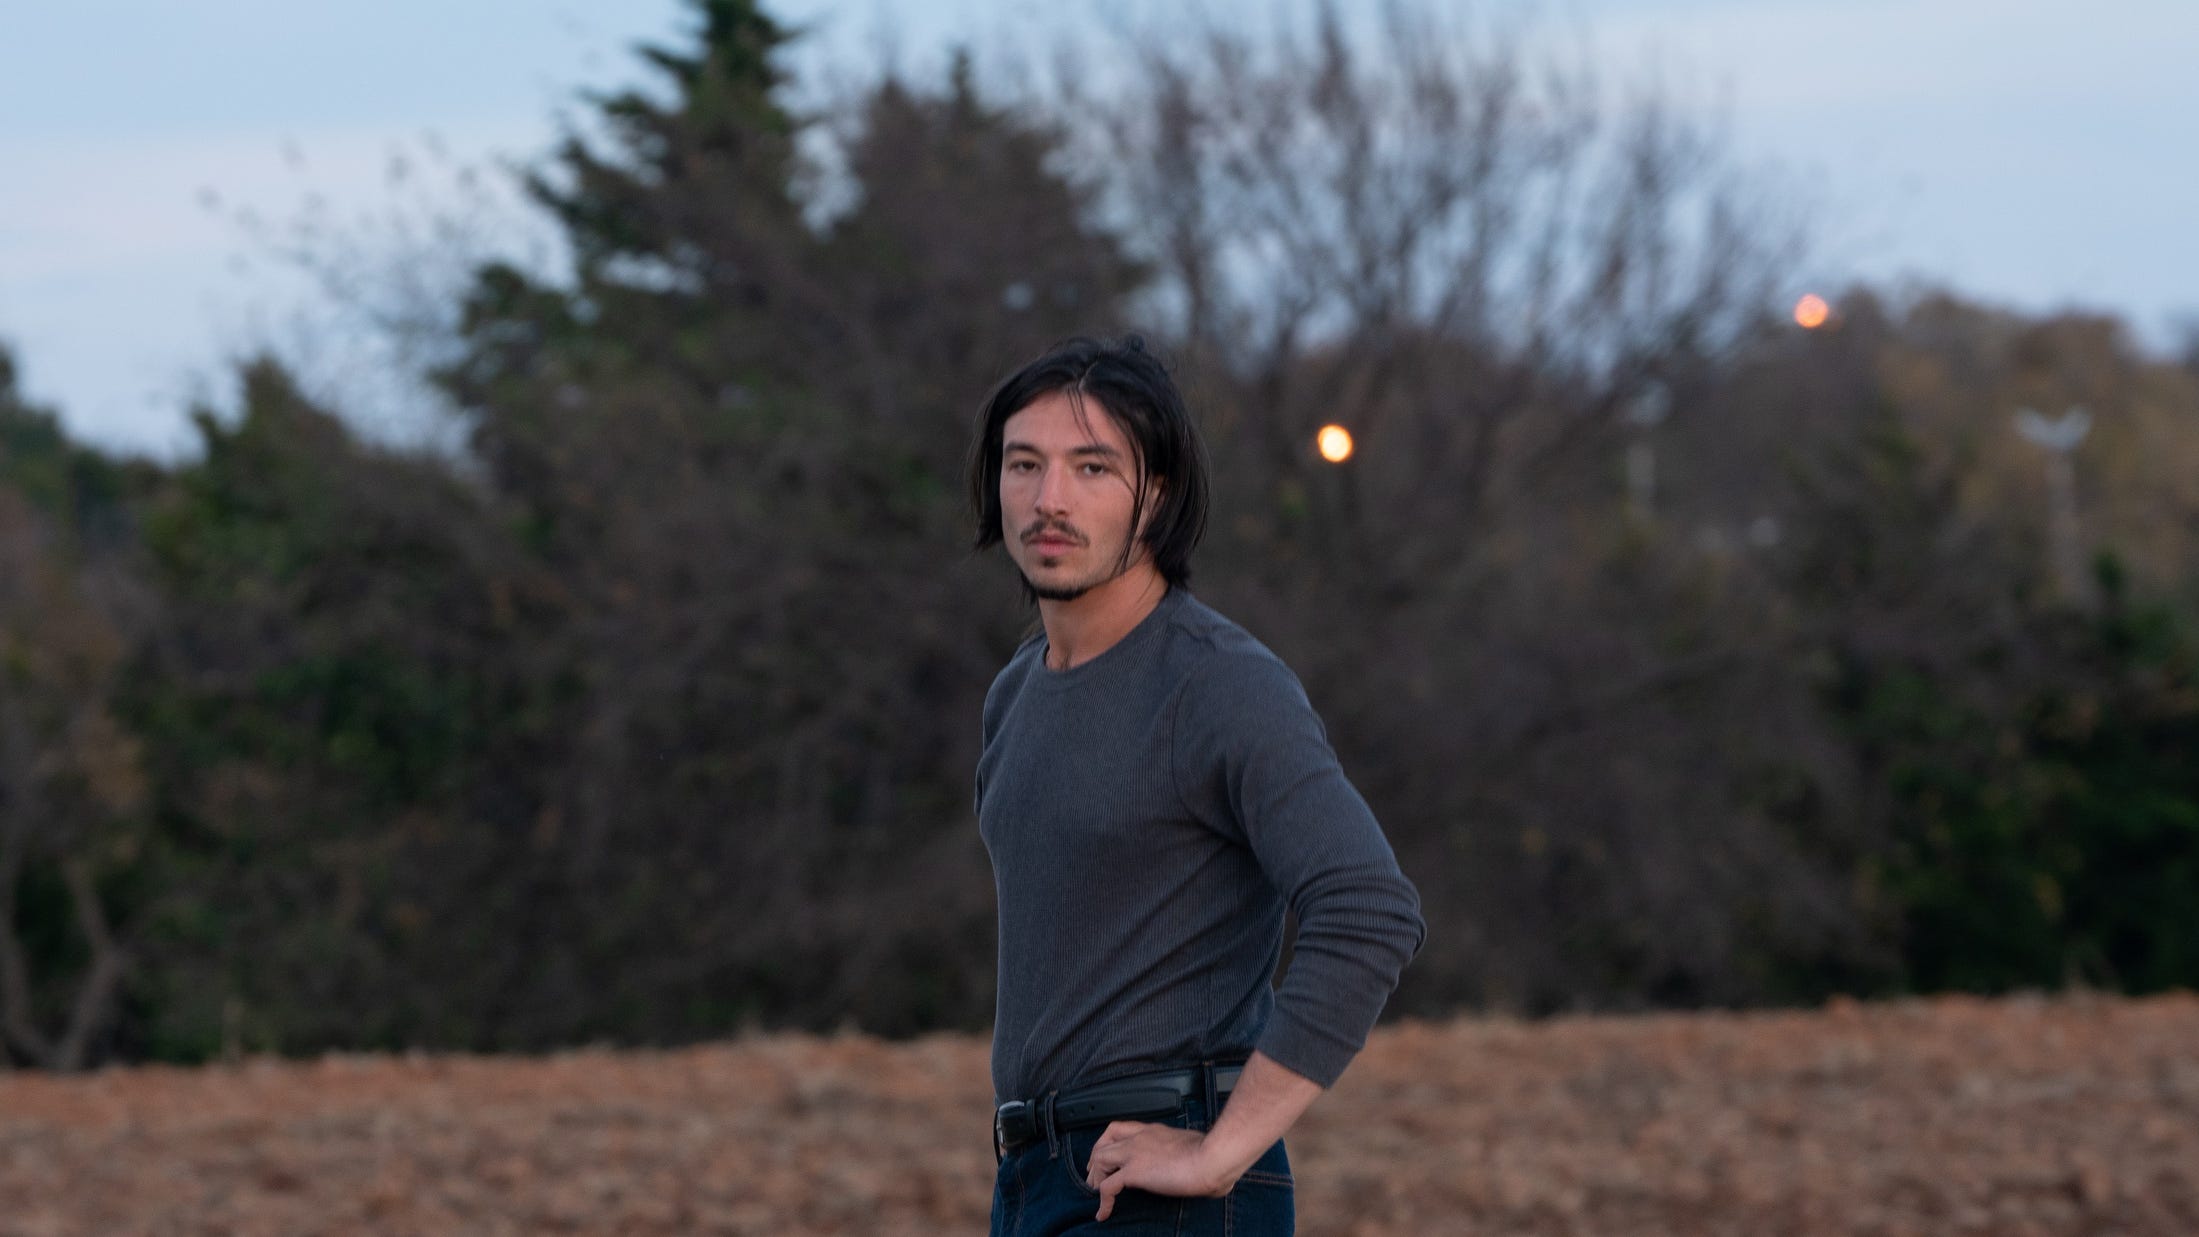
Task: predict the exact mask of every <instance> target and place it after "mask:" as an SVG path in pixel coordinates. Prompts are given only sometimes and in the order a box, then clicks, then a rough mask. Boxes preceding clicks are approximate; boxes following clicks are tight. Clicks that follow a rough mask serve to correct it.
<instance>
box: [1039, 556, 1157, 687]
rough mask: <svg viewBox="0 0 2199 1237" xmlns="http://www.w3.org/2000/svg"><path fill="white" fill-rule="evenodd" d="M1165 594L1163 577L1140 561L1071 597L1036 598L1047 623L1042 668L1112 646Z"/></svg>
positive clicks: (1076, 661)
mask: <svg viewBox="0 0 2199 1237" xmlns="http://www.w3.org/2000/svg"><path fill="white" fill-rule="evenodd" d="M1167 595H1168V582H1167V581H1166V580H1164V579H1162V578H1161V573H1160V572H1159V571H1157V570H1155V569H1154V567H1153V564H1152V562H1151V561H1143V562H1140V563H1138V564H1137V565H1136V566H1133V567H1132V568H1130V569H1129V570H1128V571H1125V572H1123V573H1122V574H1121V575H1119V576H1116V577H1115V578H1114V579H1112V580H1109V581H1108V582H1107V583H1105V584H1101V585H1098V586H1097V587H1095V588H1093V589H1092V590H1091V591H1090V592H1088V593H1086V594H1084V595H1083V596H1082V597H1079V598H1077V599H1076V600H1074V601H1047V600H1046V599H1045V598H1040V599H1039V603H1038V617H1039V622H1041V623H1043V624H1044V625H1045V627H1046V668H1047V669H1049V670H1067V669H1069V668H1071V667H1073V666H1081V665H1083V664H1084V663H1085V662H1088V661H1090V660H1092V659H1093V658H1095V657H1097V656H1099V655H1100V654H1102V653H1104V652H1106V651H1107V650H1109V649H1111V648H1113V647H1115V645H1116V643H1117V642H1118V641H1120V640H1121V639H1122V638H1123V637H1124V636H1127V635H1129V634H1130V631H1131V629H1132V628H1134V627H1136V626H1137V625H1138V624H1139V623H1141V622H1143V621H1144V620H1145V616H1146V615H1148V614H1151V613H1153V607H1155V606H1157V605H1159V604H1161V598H1163V597H1165V596H1167Z"/></svg>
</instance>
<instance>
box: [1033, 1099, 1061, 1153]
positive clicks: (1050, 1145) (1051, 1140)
mask: <svg viewBox="0 0 2199 1237" xmlns="http://www.w3.org/2000/svg"><path fill="white" fill-rule="evenodd" d="M1059 1094H1061V1092H1059V1091H1048V1092H1047V1093H1046V1098H1045V1099H1042V1100H1040V1101H1039V1102H1038V1127H1039V1128H1040V1129H1042V1130H1044V1131H1046V1158H1047V1159H1049V1160H1054V1159H1059V1158H1061V1148H1060V1147H1059V1146H1057V1145H1056V1143H1055V1139H1056V1136H1057V1135H1058V1134H1059V1133H1060V1131H1059V1129H1057V1128H1056V1126H1055V1125H1054V1097H1055V1096H1057V1095H1059Z"/></svg>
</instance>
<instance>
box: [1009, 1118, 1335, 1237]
mask: <svg viewBox="0 0 2199 1237" xmlns="http://www.w3.org/2000/svg"><path fill="white" fill-rule="evenodd" d="M1154 1124H1156V1125H1173V1126H1178V1127H1180V1128H1183V1129H1193V1130H1204V1129H1206V1128H1207V1126H1208V1120H1207V1115H1206V1102H1205V1101H1204V1100H1202V1099H1198V1098H1194V1099H1192V1100H1191V1101H1190V1102H1189V1103H1188V1104H1186V1105H1185V1106H1184V1110H1183V1111H1182V1112H1179V1113H1177V1114H1176V1115H1175V1116H1173V1117H1169V1118H1166V1119H1165V1120H1162V1121H1157V1122H1154ZM1106 1128H1107V1127H1105V1126H1093V1127H1092V1128H1091V1129H1085V1130H1061V1131H1054V1130H1049V1131H1047V1134H1046V1137H1045V1139H1043V1140H1042V1141H1040V1142H1036V1143H1033V1144H1031V1145H1030V1146H1028V1147H1025V1148H1024V1149H1023V1150H1021V1151H1018V1152H1016V1153H1014V1154H1013V1155H1010V1156H1009V1157H1008V1158H1006V1159H1004V1160H1002V1161H1001V1162H1000V1173H999V1175H998V1176H997V1177H996V1178H995V1179H994V1182H993V1227H992V1237H1059V1235H1061V1234H1069V1233H1075V1234H1086V1235H1092V1237H1099V1235H1103V1234H1104V1235H1109V1237H1126V1235H1131V1234H1135V1235H1136V1237H1146V1235H1147V1234H1157V1235H1158V1237H1193V1235H1194V1234H1196V1235H1199V1237H1204V1235H1205V1234H1213V1235H1214V1237H1238V1235H1240V1234H1241V1235H1242V1237H1290V1235H1291V1234H1292V1233H1293V1232H1294V1231H1295V1229H1296V1225H1297V1219H1296V1214H1297V1212H1296V1207H1295V1204H1294V1201H1293V1198H1292V1193H1291V1178H1290V1157H1289V1155H1288V1154H1286V1153H1285V1152H1284V1150H1283V1144H1281V1143H1276V1144H1275V1145H1274V1146H1272V1147H1269V1148H1268V1149H1267V1152H1266V1153H1265V1154H1263V1155H1262V1156H1261V1157H1260V1158H1259V1160H1258V1161H1256V1162H1255V1163H1254V1164H1253V1165H1252V1167H1251V1169H1249V1170H1247V1171H1246V1173H1245V1175H1244V1176H1243V1177H1240V1178H1238V1180H1237V1186H1236V1188H1235V1189H1233V1190H1231V1191H1230V1192H1229V1195H1228V1196H1227V1197H1226V1198H1171V1197H1168V1196H1166V1195H1161V1194H1149V1193H1147V1192H1146V1191H1144V1190H1124V1191H1123V1192H1122V1193H1120V1194H1117V1195H1116V1196H1115V1209H1114V1211H1112V1212H1110V1213H1109V1214H1108V1216H1107V1219H1106V1220H1105V1221H1104V1222H1103V1221H1099V1220H1095V1219H1093V1217H1094V1216H1096V1215H1098V1214H1099V1191H1097V1190H1095V1189H1093V1188H1091V1187H1090V1186H1088V1185H1086V1184H1084V1173H1085V1170H1086V1169H1087V1168H1088V1167H1090V1161H1091V1158H1092V1144H1094V1143H1096V1142H1098V1141H1099V1136H1100V1133H1101V1131H1103V1130H1105V1129H1106Z"/></svg>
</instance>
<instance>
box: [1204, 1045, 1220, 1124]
mask: <svg viewBox="0 0 2199 1237" xmlns="http://www.w3.org/2000/svg"><path fill="white" fill-rule="evenodd" d="M1199 1087H1200V1089H1201V1090H1202V1091H1203V1092H1204V1093H1205V1098H1206V1127H1207V1128H1208V1129H1213V1128H1214V1123H1215V1122H1216V1121H1218V1120H1220V1119H1221V1116H1222V1100H1221V1094H1220V1092H1218V1091H1217V1090H1216V1089H1215V1086H1214V1062H1213V1061H1211V1060H1208V1061H1201V1062H1199Z"/></svg>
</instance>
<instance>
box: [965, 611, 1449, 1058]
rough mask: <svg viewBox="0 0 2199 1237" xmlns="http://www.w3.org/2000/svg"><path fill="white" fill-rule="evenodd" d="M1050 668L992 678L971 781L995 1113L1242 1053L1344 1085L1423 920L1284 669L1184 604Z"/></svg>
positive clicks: (1039, 640) (1036, 650)
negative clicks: (991, 924)
mask: <svg viewBox="0 0 2199 1237" xmlns="http://www.w3.org/2000/svg"><path fill="white" fill-rule="evenodd" d="M1045 654H1046V638H1045V635H1044V633H1043V632H1041V633H1038V634H1035V635H1033V636H1032V637H1031V638H1030V639H1029V640H1026V641H1025V642H1024V643H1023V645H1022V647H1021V648H1019V649H1017V650H1016V653H1015V656H1014V657H1013V658H1011V659H1010V660H1009V662H1008V665H1007V667H1006V668H1005V669H1003V670H1002V671H1001V672H1000V675H999V677H998V678H997V679H995V680H994V682H993V686H992V690H991V691H990V692H989V693H987V695H986V699H985V715H984V752H983V755H982V756H981V757H980V758H979V760H978V767H977V814H978V829H979V832H980V834H981V835H982V836H983V838H984V841H985V847H986V850H987V851H988V852H989V853H990V854H991V856H992V861H993V875H994V882H995V886H996V889H997V891H998V895H999V900H1000V987H999V997H998V1005H997V1009H996V1016H995V1021H994V1029H993V1090H994V1092H995V1096H996V1098H997V1099H998V1100H1002V1101H1005V1100H1009V1099H1022V1098H1030V1097H1034V1096H1038V1095H1043V1094H1044V1093H1046V1092H1047V1091H1050V1090H1055V1089H1066V1088H1069V1087H1073V1086H1081V1085H1085V1084H1088V1083H1093V1082H1102V1081H1105V1080H1107V1079H1109V1078H1115V1077H1120V1076H1123V1075H1126V1074H1133V1073H1137V1072H1139V1071H1141V1070H1149V1069H1155V1068H1160V1067H1163V1066H1168V1065H1176V1064H1181V1063H1185V1062H1192V1061H1199V1060H1205V1059H1211V1058H1216V1057H1222V1056H1229V1055H1243V1054H1245V1053H1247V1052H1249V1051H1251V1050H1252V1049H1255V1048H1257V1049H1258V1050H1259V1051H1261V1052H1262V1053H1264V1054H1266V1055H1267V1056H1270V1057H1272V1058H1274V1059H1275V1060H1276V1061H1277V1062H1279V1063H1281V1064H1282V1065H1284V1066H1286V1067H1287V1068H1289V1069H1291V1070H1292V1071H1294V1072H1296V1073H1299V1074H1302V1075H1304V1076H1305V1077H1307V1078H1311V1079H1312V1080H1314V1081H1315V1082H1317V1083H1320V1084H1321V1085H1322V1086H1324V1087H1325V1086H1328V1085H1330V1084H1332V1083H1333V1082H1335V1081H1336V1078H1337V1076H1338V1075H1340V1074H1342V1073H1343V1071H1344V1067H1345V1065H1346V1064H1348V1063H1349V1062H1350V1061H1351V1058H1352V1057H1353V1056H1354V1055H1356V1054H1357V1053H1358V1051H1359V1049H1360V1048H1361V1047H1362V1046H1363V1045H1364V1044H1365V1042H1366V1036H1367V1032H1368V1030H1369V1029H1370V1028H1372V1026H1373V1025H1374V1021H1375V1018H1376V1016H1377V1015H1379V1014H1380V1013H1381V1011H1382V1005H1383V1003H1384V1002H1385V1001H1386V1000H1388V999H1389V994H1390V992H1391V990H1392V989H1393V988H1394V987H1395V986H1396V983H1397V977H1398V974H1399V973H1400V972H1401V971H1402V970H1403V969H1404V967H1405V964H1406V963H1407V962H1408V961H1409V960H1411V958H1412V956H1413V954H1414V953H1416V952H1417V951H1418V950H1419V948H1420V945H1421V943H1422V941H1423V940H1424V939H1425V938H1426V928H1425V926H1424V924H1423V923H1422V921H1421V917H1420V899H1419V895H1418V893H1417V892H1416V891H1415V890H1414V889H1413V886H1412V884H1411V883H1410V882H1409V881H1407V880H1406V879H1405V877H1404V875H1403V873H1401V872H1400V871H1399V870H1398V866H1397V859H1396V857H1395V856H1394V855H1393V854H1392V853H1391V850H1390V846H1389V843H1388V842H1387V841H1386V840H1385V839H1384V838H1383V836H1382V830H1381V827H1380V826H1379V825H1378V824H1377V823H1376V822H1375V819H1374V816H1373V814H1372V813H1371V812H1369V811H1368V810H1367V805H1366V802H1365V801H1364V800H1362V799H1361V798H1360V796H1359V793H1358V792H1357V791H1356V790H1354V789H1353V788H1352V786H1351V783H1350V782H1348V781H1346V780H1345V778H1344V774H1343V770H1342V769H1341V768H1339V767H1338V765H1337V763H1336V756H1335V754H1334V753H1333V752H1332V751H1331V750H1330V749H1329V745H1328V740H1327V737H1326V734H1325V733H1324V731H1323V730H1322V727H1321V722H1320V719H1319V718H1317V717H1316V716H1315V715H1314V712H1313V708H1312V706H1311V705H1310V704H1309V703H1308V702H1307V700H1306V695H1305V692H1304V690H1303V689H1302V688H1301V687H1300V686H1299V684H1298V680H1297V678H1296V676H1294V675H1293V674H1291V672H1290V669H1289V668H1288V667H1286V666H1285V665H1283V663H1282V662H1281V661H1280V660H1279V659H1277V658H1276V656H1275V655H1274V654H1273V653H1270V652H1269V651H1268V650H1267V648H1266V647H1265V646H1263V645H1261V644H1260V642H1259V641H1257V640H1255V639H1253V638H1252V637H1251V636H1250V635H1248V634H1246V632H1245V631H1244V629H1243V628H1241V627H1238V626H1237V625H1236V624H1235V623H1232V622H1230V621H1229V620H1228V619H1226V618H1223V617H1222V616H1221V615H1219V614H1217V613H1215V612H1214V611H1213V610H1212V609H1210V608H1208V607H1207V606H1206V605H1204V604H1203V603H1201V602H1199V601H1198V600H1197V599H1196V598H1194V597H1192V596H1190V594H1188V593H1186V592H1185V591H1184V590H1182V589H1174V590H1171V591H1170V592H1169V593H1168V595H1167V596H1166V597H1164V598H1163V599H1162V600H1161V602H1160V604H1159V605H1158V606H1157V607H1156V608H1155V609H1154V610H1153V612H1152V613H1151V614H1150V615H1148V616H1147V617H1146V618H1145V619H1144V621H1142V622H1141V623H1139V624H1138V626H1137V627H1135V628H1134V629H1132V630H1131V632H1130V633H1129V634H1128V635H1126V636H1124V637H1123V638H1122V640H1120V641H1119V642H1117V643H1116V644H1115V645H1114V646H1113V647H1111V648H1109V649H1107V650H1106V651H1105V652H1103V653H1101V654H1100V655H1099V656H1097V657H1095V658H1093V659H1092V660H1090V661H1088V662H1085V663H1083V664H1082V665H1078V666H1074V667H1071V668H1070V669H1068V670H1065V671H1051V670H1048V669H1047V668H1046V666H1045V662H1044V658H1045ZM1286 906H1287V907H1289V908H1290V910H1291V911H1292V912H1293V913H1294V914H1295V915H1296V916H1297V919H1298V937H1297V943H1296V946H1295V948H1294V949H1293V952H1292V955H1291V964H1290V971H1289V974H1288V975H1287V976H1286V977H1285V978H1284V981H1283V983H1282V986H1281V988H1280V990H1275V989H1271V987H1270V983H1269V980H1270V977H1271V976H1273V975H1274V973H1275V967H1276V964H1277V963H1278V961H1279V960H1280V959H1281V955H1282V942H1283V911H1284V908H1285V907H1286Z"/></svg>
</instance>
